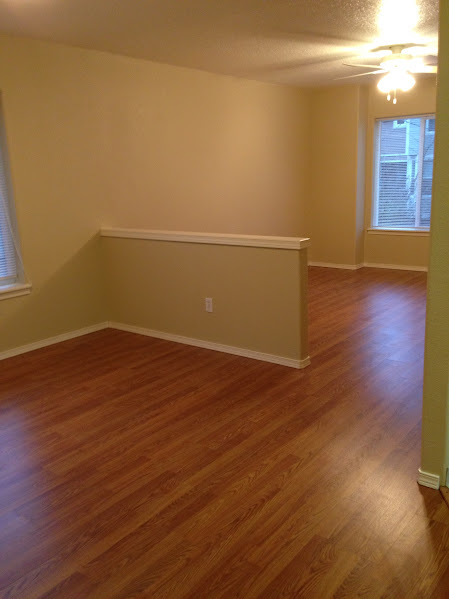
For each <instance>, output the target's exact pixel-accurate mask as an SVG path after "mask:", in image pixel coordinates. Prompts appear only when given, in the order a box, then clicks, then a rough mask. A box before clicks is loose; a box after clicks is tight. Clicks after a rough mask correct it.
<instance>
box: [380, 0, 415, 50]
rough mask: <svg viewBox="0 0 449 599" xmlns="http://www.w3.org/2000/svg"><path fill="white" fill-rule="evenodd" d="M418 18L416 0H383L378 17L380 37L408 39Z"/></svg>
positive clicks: (385, 38)
mask: <svg viewBox="0 0 449 599" xmlns="http://www.w3.org/2000/svg"><path fill="white" fill-rule="evenodd" d="M418 19H419V9H418V6H417V4H416V0H383V1H382V6H381V9H380V13H379V17H378V26H379V32H380V36H381V39H383V40H387V41H388V40H393V39H394V40H396V41H399V40H400V38H404V40H405V41H410V39H411V36H412V34H413V30H414V28H415V27H416V25H417V23H418Z"/></svg>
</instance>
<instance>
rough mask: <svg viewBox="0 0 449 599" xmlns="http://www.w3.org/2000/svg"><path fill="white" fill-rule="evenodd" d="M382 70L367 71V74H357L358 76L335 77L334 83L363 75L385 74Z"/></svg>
mask: <svg viewBox="0 0 449 599" xmlns="http://www.w3.org/2000/svg"><path fill="white" fill-rule="evenodd" d="M386 72H387V71H384V70H383V69H382V70H381V71H368V72H367V73H359V74H358V75H346V77H336V78H335V79H334V81H338V80H340V79H353V78H354V77H364V76H365V75H374V74H376V75H379V74H380V73H386Z"/></svg>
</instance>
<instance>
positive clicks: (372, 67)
mask: <svg viewBox="0 0 449 599" xmlns="http://www.w3.org/2000/svg"><path fill="white" fill-rule="evenodd" d="M343 64H344V65H345V67H362V68H367V69H379V70H381V71H383V70H384V69H383V68H382V67H378V66H377V65H375V64H351V63H349V62H344V63H343Z"/></svg>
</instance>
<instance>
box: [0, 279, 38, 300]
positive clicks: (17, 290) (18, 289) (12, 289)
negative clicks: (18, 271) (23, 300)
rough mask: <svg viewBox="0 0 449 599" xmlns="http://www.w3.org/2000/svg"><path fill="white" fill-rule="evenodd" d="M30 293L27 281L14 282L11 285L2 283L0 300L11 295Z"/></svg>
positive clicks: (17, 295)
mask: <svg viewBox="0 0 449 599" xmlns="http://www.w3.org/2000/svg"><path fill="white" fill-rule="evenodd" d="M30 293H31V285H30V284H29V283H14V284H13V285H4V286H3V287H0V301H1V300H5V299H10V298H11V297H19V296H21V295H28V294H30Z"/></svg>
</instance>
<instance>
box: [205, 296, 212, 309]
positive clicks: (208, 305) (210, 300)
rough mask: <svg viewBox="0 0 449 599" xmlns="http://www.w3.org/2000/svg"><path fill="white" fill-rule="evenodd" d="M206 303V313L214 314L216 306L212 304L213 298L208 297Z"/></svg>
mask: <svg viewBox="0 0 449 599" xmlns="http://www.w3.org/2000/svg"><path fill="white" fill-rule="evenodd" d="M205 303H206V312H213V311H214V305H213V303H212V298H211V297H206V298H205Z"/></svg>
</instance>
